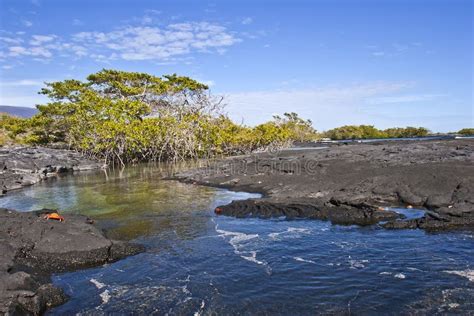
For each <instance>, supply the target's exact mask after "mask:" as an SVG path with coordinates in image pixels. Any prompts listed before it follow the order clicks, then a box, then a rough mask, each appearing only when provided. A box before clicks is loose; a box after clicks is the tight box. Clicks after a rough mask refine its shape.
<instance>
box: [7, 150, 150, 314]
mask: <svg viewBox="0 0 474 316" xmlns="http://www.w3.org/2000/svg"><path fill="white" fill-rule="evenodd" d="M101 167H102V164H101V163H99V162H97V161H93V160H91V159H87V158H85V157H83V156H82V155H81V154H79V153H77V152H73V151H69V150H58V149H49V148H24V147H22V148H20V147H19V148H2V149H0V186H1V191H0V196H1V195H2V194H5V193H6V192H7V191H10V190H15V189H20V188H22V187H24V186H27V185H32V184H34V183H37V182H39V181H42V180H44V179H47V178H49V177H52V176H56V175H58V174H61V173H67V172H76V171H83V170H94V169H99V168H101ZM0 199H1V197H0ZM53 211H55V210H41V211H36V212H23V213H22V212H16V211H15V210H8V209H2V208H0V314H6V315H17V314H18V315H24V314H31V315H39V314H42V313H44V312H45V311H46V310H47V309H48V308H51V307H53V306H57V305H60V304H62V303H64V302H65V301H66V300H67V297H66V296H65V294H64V293H63V291H62V290H61V289H59V288H56V287H54V286H53V285H52V284H51V283H50V275H51V273H57V272H64V271H71V270H75V269H83V268H89V267H94V266H99V265H102V264H104V263H108V262H113V261H116V260H119V259H121V258H124V257H126V256H129V255H134V254H137V253H139V252H141V251H143V247H142V246H139V245H134V244H130V243H126V242H121V241H114V240H110V239H108V238H107V237H105V235H104V234H103V232H102V231H100V230H99V229H98V228H97V227H95V226H94V223H93V221H92V220H91V219H89V218H87V217H85V216H81V215H73V214H66V215H64V214H63V215H64V217H65V221H64V222H59V221H55V220H46V219H45V218H44V213H45V212H53Z"/></svg>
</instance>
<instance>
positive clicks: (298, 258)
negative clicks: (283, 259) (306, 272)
mask: <svg viewBox="0 0 474 316" xmlns="http://www.w3.org/2000/svg"><path fill="white" fill-rule="evenodd" d="M293 259H295V260H296V261H300V262H307V263H313V264H316V262H314V261H313V260H307V259H303V258H301V257H293Z"/></svg>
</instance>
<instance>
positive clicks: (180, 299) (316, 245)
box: [0, 165, 474, 315]
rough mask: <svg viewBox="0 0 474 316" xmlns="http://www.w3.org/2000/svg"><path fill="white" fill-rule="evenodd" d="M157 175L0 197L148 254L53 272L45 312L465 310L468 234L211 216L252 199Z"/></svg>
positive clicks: (140, 171) (73, 179)
mask: <svg viewBox="0 0 474 316" xmlns="http://www.w3.org/2000/svg"><path fill="white" fill-rule="evenodd" d="M168 170H169V169H168V167H167V166H164V167H156V166H150V165H143V166H139V167H131V168H127V169H126V170H124V171H123V172H119V171H109V172H108V173H103V172H99V173H88V174H79V175H76V176H67V177H64V178H60V179H57V180H53V179H51V181H47V182H44V183H41V184H38V185H35V186H33V187H30V188H27V189H24V190H22V191H18V192H11V193H9V194H8V195H7V196H6V197H4V198H2V199H0V207H11V208H16V209H21V210H24V211H27V210H31V209H37V208H41V207H59V208H60V209H64V210H67V211H71V212H73V211H74V212H79V213H83V214H87V215H90V216H93V217H94V218H97V219H98V220H99V221H98V223H99V225H101V226H102V227H104V228H107V229H108V234H109V235H110V236H112V237H113V238H125V239H129V240H135V241H136V242H140V243H142V244H144V245H145V246H146V248H147V251H146V252H145V253H142V254H139V255H137V256H133V257H129V258H126V259H124V260H121V261H119V262H116V263H113V264H109V265H105V266H103V267H99V268H94V269H88V270H83V271H77V272H72V273H64V274H58V275H54V276H53V281H54V283H55V284H56V285H58V286H61V287H62V288H63V289H64V290H65V292H66V293H67V294H68V295H69V296H70V297H71V299H70V300H69V301H68V302H67V303H66V304H64V305H62V306H60V307H57V308H55V309H53V310H51V311H50V312H49V314H53V315H56V314H58V315H59V314H71V313H72V314H74V313H81V314H94V315H96V314H108V313H114V312H116V313H124V314H130V313H135V314H150V313H152V314H153V313H155V314H165V313H169V314H190V315H193V314H194V315H195V314H198V315H200V314H211V313H218V314H255V313H259V314H315V313H338V314H339V313H346V314H349V313H354V314H361V313H364V314H378V313H382V312H384V313H387V312H390V313H416V312H421V313H434V314H437V313H438V314H443V313H466V312H473V311H474V283H473V282H474V255H473V249H474V233H473V232H466V231H462V232H451V233H437V234H430V233H426V232H424V231H421V230H384V229H382V228H380V227H378V226H376V225H375V226H370V227H358V226H336V225H331V224H330V223H328V222H322V221H309V220H291V221H289V220H286V219H284V218H280V219H273V220H261V219H236V218H232V217H224V216H216V215H214V213H213V211H212V210H213V209H214V207H215V206H217V205H219V204H224V203H228V202H230V201H231V200H234V199H246V198H249V197H257V196H258V195H256V194H247V193H235V192H230V191H226V190H221V189H213V188H208V187H201V186H194V185H187V184H181V183H178V182H175V181H162V180H159V179H160V177H161V176H162V175H164V174H165V173H166V172H167V171H168ZM417 216H418V215H417Z"/></svg>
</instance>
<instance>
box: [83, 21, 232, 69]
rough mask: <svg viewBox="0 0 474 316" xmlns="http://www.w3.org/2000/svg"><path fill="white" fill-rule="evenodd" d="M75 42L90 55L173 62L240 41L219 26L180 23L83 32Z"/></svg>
mask: <svg viewBox="0 0 474 316" xmlns="http://www.w3.org/2000/svg"><path fill="white" fill-rule="evenodd" d="M74 40H75V41H76V42H77V43H79V44H80V45H82V46H86V47H88V48H89V50H90V51H91V54H90V55H89V56H91V57H92V55H102V56H105V57H106V58H107V56H112V55H113V54H115V55H113V56H115V58H121V59H125V60H169V59H172V58H174V57H177V56H183V55H186V54H190V53H192V52H194V51H197V52H218V53H223V52H224V50H225V48H226V47H229V46H232V45H234V44H235V43H237V42H239V41H240V40H239V39H238V38H236V37H235V36H234V35H233V34H232V33H230V32H228V31H227V29H226V28H225V27H223V26H221V25H218V24H212V23H207V22H199V23H176V24H170V25H168V26H167V27H164V28H159V27H151V26H136V27H132V26H128V27H125V28H120V29H117V30H115V31H112V32H81V33H77V34H75V35H74Z"/></svg>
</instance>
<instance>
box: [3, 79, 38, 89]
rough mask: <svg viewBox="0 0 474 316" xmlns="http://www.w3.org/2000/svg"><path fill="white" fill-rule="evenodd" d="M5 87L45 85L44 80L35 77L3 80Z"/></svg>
mask: <svg viewBox="0 0 474 316" xmlns="http://www.w3.org/2000/svg"><path fill="white" fill-rule="evenodd" d="M1 84H2V86H3V87H18V86H43V85H44V81H40V80H33V79H23V80H15V81H2V82H1Z"/></svg>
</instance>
